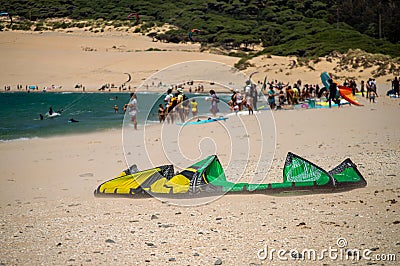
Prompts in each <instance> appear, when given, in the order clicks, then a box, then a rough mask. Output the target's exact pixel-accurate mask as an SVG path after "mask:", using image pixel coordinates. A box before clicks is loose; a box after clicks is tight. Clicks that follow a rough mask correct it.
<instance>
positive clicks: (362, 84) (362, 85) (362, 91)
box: [361, 80, 365, 97]
mask: <svg viewBox="0 0 400 266" xmlns="http://www.w3.org/2000/svg"><path fill="white" fill-rule="evenodd" d="M364 91H365V82H364V80H361V95H362V97H364Z"/></svg>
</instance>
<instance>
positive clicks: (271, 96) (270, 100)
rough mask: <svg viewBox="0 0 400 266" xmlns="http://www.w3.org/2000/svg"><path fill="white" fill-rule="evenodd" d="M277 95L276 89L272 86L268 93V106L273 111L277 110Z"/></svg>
mask: <svg viewBox="0 0 400 266" xmlns="http://www.w3.org/2000/svg"><path fill="white" fill-rule="evenodd" d="M275 95H276V94H275V91H274V87H272V86H270V87H269V91H268V104H269V108H270V109H271V110H274V109H275Z"/></svg>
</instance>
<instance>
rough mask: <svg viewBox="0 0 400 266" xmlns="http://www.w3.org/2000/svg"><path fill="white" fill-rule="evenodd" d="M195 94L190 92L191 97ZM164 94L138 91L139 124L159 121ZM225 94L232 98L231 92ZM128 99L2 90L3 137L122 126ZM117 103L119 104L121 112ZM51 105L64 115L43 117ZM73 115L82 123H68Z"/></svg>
mask: <svg viewBox="0 0 400 266" xmlns="http://www.w3.org/2000/svg"><path fill="white" fill-rule="evenodd" d="M193 96H194V95H190V94H189V95H188V97H189V98H190V97H193ZM196 96H198V95H196ZM164 97H165V95H163V94H156V93H138V105H139V110H140V112H139V113H138V117H137V119H138V124H139V125H143V124H144V123H145V121H146V120H147V121H149V120H150V122H151V121H158V116H157V109H158V104H159V103H162V102H163V99H164ZM223 97H224V98H227V99H228V98H229V95H225V96H223ZM202 98H204V97H203V96H202ZM220 98H221V96H220ZM128 101H129V93H68V92H65V93H61V92H60V93H54V92H52V93H26V92H14V93H0V141H7V140H15V139H23V138H35V137H47V136H54V135H63V134H79V133H83V132H93V131H98V130H104V129H109V128H121V127H122V125H123V119H124V113H123V106H124V104H126V103H128ZM114 105H117V106H118V107H119V112H118V113H117V114H116V113H115V112H114V109H113V106H114ZM50 106H52V108H53V110H54V111H58V110H61V109H62V110H63V111H62V113H61V116H59V117H56V118H52V119H46V117H45V119H44V120H40V119H39V114H43V115H44V116H45V113H47V112H48V110H49V108H50ZM199 106H201V105H200V104H199ZM204 106H206V105H204ZM199 111H201V110H199ZM148 113H150V116H149V117H148V118H147V114H148ZM70 118H74V119H75V120H78V121H79V123H68V120H69V119H70Z"/></svg>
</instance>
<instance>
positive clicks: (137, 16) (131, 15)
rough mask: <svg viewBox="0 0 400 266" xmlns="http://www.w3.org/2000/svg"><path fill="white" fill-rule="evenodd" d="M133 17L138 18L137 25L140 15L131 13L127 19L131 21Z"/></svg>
mask: <svg viewBox="0 0 400 266" xmlns="http://www.w3.org/2000/svg"><path fill="white" fill-rule="evenodd" d="M133 16H135V18H136V23H139V14H138V13H130V14H129V15H128V16H127V17H126V18H127V19H130V18H131V17H133Z"/></svg>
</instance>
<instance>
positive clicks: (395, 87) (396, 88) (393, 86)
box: [392, 77, 400, 95]
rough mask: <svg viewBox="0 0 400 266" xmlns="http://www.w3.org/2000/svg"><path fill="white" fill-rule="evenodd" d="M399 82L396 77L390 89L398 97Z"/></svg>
mask: <svg viewBox="0 0 400 266" xmlns="http://www.w3.org/2000/svg"><path fill="white" fill-rule="evenodd" d="M399 88H400V82H399V79H398V78H397V77H395V78H394V80H393V81H392V89H393V92H394V94H395V95H399Z"/></svg>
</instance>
